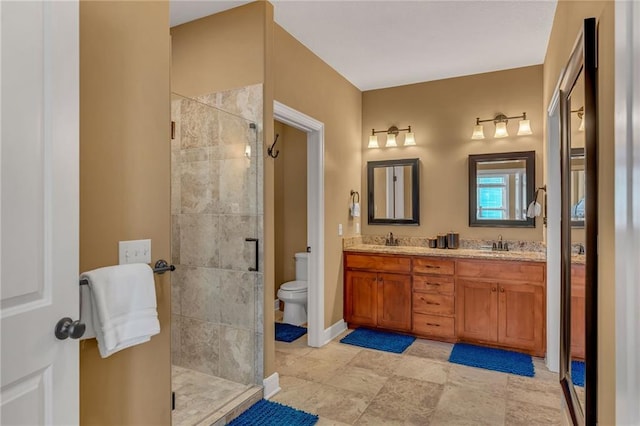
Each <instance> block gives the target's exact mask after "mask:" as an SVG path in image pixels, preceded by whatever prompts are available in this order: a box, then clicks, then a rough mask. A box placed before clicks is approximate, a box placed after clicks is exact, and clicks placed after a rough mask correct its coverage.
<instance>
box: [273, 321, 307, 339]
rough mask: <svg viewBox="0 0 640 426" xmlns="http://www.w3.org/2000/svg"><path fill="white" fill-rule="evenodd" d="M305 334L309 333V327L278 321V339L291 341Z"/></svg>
mask: <svg viewBox="0 0 640 426" xmlns="http://www.w3.org/2000/svg"><path fill="white" fill-rule="evenodd" d="M305 334H307V329H306V328H304V327H298V326H297V325H291V324H285V323H282V322H277V323H276V340H277V341H279V342H287V343H291V342H293V341H294V340H296V339H299V338H300V337H302V336H304V335H305Z"/></svg>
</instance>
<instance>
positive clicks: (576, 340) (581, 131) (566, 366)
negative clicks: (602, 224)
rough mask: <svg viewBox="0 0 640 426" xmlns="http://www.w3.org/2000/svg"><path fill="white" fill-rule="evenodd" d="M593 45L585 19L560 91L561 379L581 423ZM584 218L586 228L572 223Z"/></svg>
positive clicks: (589, 400)
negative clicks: (577, 115)
mask: <svg viewBox="0 0 640 426" xmlns="http://www.w3.org/2000/svg"><path fill="white" fill-rule="evenodd" d="M596 43H597V40H596V20H595V18H589V19H586V20H585V21H584V27H583V29H582V31H581V32H580V34H579V36H578V40H577V42H576V44H575V47H574V50H573V52H572V53H571V56H570V57H569V61H568V63H567V65H566V67H565V68H564V71H563V74H562V76H561V78H560V83H559V85H558V89H557V92H556V94H555V96H557V98H558V101H559V118H560V163H561V164H560V195H561V215H560V218H561V220H560V222H561V223H560V257H561V259H560V275H561V276H560V384H561V387H562V391H563V394H564V398H565V401H566V408H567V410H568V412H569V415H570V416H571V419H572V422H573V424H576V425H582V424H587V425H595V424H596V423H597V418H598V416H597V354H598V352H597V344H598V336H597V324H598V314H597V312H598V303H597V302H598V290H597V287H598V286H597V284H598V283H597V276H598V275H597V274H598V256H597V239H598V217H597V215H598V163H597V155H598V153H597V151H598V148H597V145H598V130H597V123H598V120H597V111H596V105H597V100H596V96H597V86H596V85H597V82H596V78H597V74H596V72H597V71H596V46H597V44H596ZM578 111H579V112H581V114H582V117H578V118H579V120H578V119H576V112H578ZM579 223H581V224H582V226H583V227H584V228H583V229H577V230H576V229H574V225H575V224H579ZM583 253H584V254H583Z"/></svg>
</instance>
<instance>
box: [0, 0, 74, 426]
mask: <svg viewBox="0 0 640 426" xmlns="http://www.w3.org/2000/svg"><path fill="white" fill-rule="evenodd" d="M0 42H1V67H0V68H1V81H2V84H1V86H0V91H1V98H2V105H1V110H2V114H1V116H2V118H1V121H0V128H1V134H2V145H1V146H2V148H1V151H0V160H1V162H0V164H1V166H0V173H1V186H0V195H1V197H0V199H1V201H0V203H1V204H0V221H1V224H2V226H1V230H0V236H1V241H2V243H1V246H0V277H1V281H0V303H1V305H0V307H1V314H0V316H1V320H0V321H1V323H0V333H1V335H2V337H1V342H2V343H1V345H2V346H1V351H0V352H1V358H0V364H1V368H2V378H1V381H2V388H1V389H0V405H1V410H2V412H1V414H0V423H1V424H2V425H14V424H21V425H42V424H78V411H79V410H78V378H79V372H78V343H77V340H73V339H66V340H58V339H57V338H56V337H55V336H54V328H55V325H56V323H57V322H58V320H59V319H61V318H63V317H72V318H73V319H77V318H78V311H79V308H78V223H79V222H78V192H79V191H78V132H79V130H78V127H79V126H78V94H79V71H78V61H79V49H78V3H77V2H76V1H65V2H53V1H46V2H35V1H33V2H31V1H15V2H7V1H2V2H0Z"/></svg>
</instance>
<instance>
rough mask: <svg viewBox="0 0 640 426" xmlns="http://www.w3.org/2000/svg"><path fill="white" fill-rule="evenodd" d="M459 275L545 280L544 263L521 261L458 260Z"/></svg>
mask: <svg viewBox="0 0 640 426" xmlns="http://www.w3.org/2000/svg"><path fill="white" fill-rule="evenodd" d="M457 268H458V276H460V277H473V278H489V279H500V280H503V281H504V280H520V281H528V282H544V279H545V277H544V264H542V263H534V262H519V261H495V260H486V261H477V260H458V265H457Z"/></svg>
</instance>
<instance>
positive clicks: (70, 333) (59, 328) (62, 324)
mask: <svg viewBox="0 0 640 426" xmlns="http://www.w3.org/2000/svg"><path fill="white" fill-rule="evenodd" d="M86 328H87V326H86V325H84V324H83V323H81V322H80V320H76V321H73V320H72V319H71V318H69V317H64V318H62V319H61V320H60V321H58V323H57V324H56V330H55V334H56V337H57V338H58V339H60V340H64V339H66V338H67V337H71V338H72V339H79V338H81V337H82V335H83V334H84V332H85V330H86Z"/></svg>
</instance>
